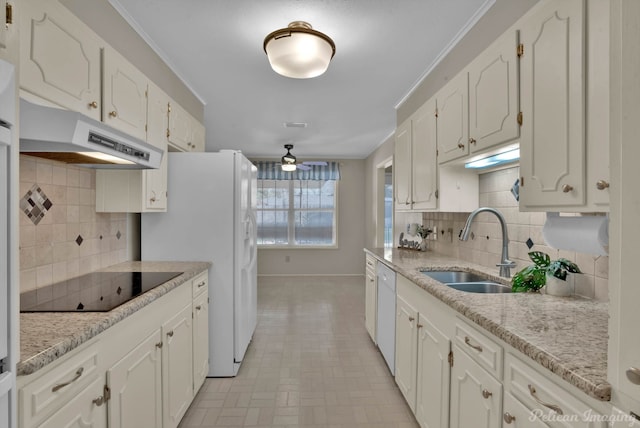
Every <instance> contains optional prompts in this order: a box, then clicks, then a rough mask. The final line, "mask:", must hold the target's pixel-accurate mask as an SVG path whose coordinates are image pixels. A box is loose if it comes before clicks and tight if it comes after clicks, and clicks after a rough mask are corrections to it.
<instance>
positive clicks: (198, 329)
mask: <svg viewBox="0 0 640 428" xmlns="http://www.w3.org/2000/svg"><path fill="white" fill-rule="evenodd" d="M208 374H209V293H208V292H204V293H202V294H201V295H200V296H198V297H197V298H196V299H195V300H194V301H193V391H194V394H195V393H196V392H198V390H199V389H200V387H201V386H202V384H203V383H204V380H205V378H206V377H207V375H208Z"/></svg>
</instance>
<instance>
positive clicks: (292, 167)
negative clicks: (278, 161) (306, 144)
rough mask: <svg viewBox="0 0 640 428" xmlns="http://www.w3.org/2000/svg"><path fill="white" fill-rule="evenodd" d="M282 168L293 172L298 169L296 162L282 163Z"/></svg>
mask: <svg viewBox="0 0 640 428" xmlns="http://www.w3.org/2000/svg"><path fill="white" fill-rule="evenodd" d="M281 166H282V170H283V171H286V172H292V171H295V170H296V164H295V163H284V162H283V163H282V165H281Z"/></svg>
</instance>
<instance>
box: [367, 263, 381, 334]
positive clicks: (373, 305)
mask: <svg viewBox="0 0 640 428" xmlns="http://www.w3.org/2000/svg"><path fill="white" fill-rule="evenodd" d="M364 281H365V285H364V287H365V288H364V289H365V310H364V323H365V327H366V328H367V331H368V332H369V336H371V340H373V341H374V342H375V341H376V310H377V307H378V302H377V295H378V286H377V284H376V274H375V271H372V270H370V269H366V275H365V278H364Z"/></svg>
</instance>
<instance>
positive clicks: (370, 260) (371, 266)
mask: <svg viewBox="0 0 640 428" xmlns="http://www.w3.org/2000/svg"><path fill="white" fill-rule="evenodd" d="M365 267H366V268H367V269H368V270H372V271H373V272H375V271H376V259H375V257H373V256H370V255H369V254H367V255H366V259H365Z"/></svg>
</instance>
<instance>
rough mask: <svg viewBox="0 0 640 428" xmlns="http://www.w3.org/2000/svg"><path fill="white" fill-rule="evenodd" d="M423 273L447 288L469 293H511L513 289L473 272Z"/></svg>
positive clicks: (438, 271)
mask: <svg viewBox="0 0 640 428" xmlns="http://www.w3.org/2000/svg"><path fill="white" fill-rule="evenodd" d="M421 272H422V273H423V274H424V275H426V276H428V277H430V278H433V279H435V280H436V281H438V282H441V283H443V284H445V285H446V286H447V287H451V288H453V289H455V290H459V291H466V292H467V293H511V287H509V286H508V285H503V284H499V283H497V282H494V281H492V280H490V279H488V278H487V277H485V276H483V275H479V274H477V273H473V272H464V271H440V270H434V271H428V270H423V271H421Z"/></svg>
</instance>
